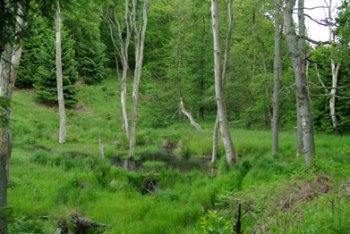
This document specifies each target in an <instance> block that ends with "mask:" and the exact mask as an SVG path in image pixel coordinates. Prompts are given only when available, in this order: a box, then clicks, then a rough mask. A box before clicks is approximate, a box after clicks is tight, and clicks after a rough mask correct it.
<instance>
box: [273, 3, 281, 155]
mask: <svg viewBox="0 0 350 234" xmlns="http://www.w3.org/2000/svg"><path fill="white" fill-rule="evenodd" d="M280 7H281V6H280V0H275V19H274V21H275V57H274V82H273V114H272V154H273V155H276V154H278V152H279V137H278V133H279V118H280V95H279V93H280V82H281V76H282V64H281V34H280Z"/></svg>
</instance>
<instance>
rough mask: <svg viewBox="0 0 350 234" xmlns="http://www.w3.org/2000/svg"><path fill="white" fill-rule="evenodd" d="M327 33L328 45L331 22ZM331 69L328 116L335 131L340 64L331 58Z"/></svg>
mask: <svg viewBox="0 0 350 234" xmlns="http://www.w3.org/2000/svg"><path fill="white" fill-rule="evenodd" d="M328 19H330V20H332V0H329V4H328ZM328 31H329V43H330V44H331V43H332V42H334V39H333V32H332V22H328ZM331 68H332V88H331V91H330V96H331V98H330V99H329V109H330V115H331V119H332V125H333V129H334V130H336V129H337V125H338V121H337V116H336V109H335V107H336V94H337V87H338V76H339V69H340V64H335V62H334V60H333V59H332V58H331Z"/></svg>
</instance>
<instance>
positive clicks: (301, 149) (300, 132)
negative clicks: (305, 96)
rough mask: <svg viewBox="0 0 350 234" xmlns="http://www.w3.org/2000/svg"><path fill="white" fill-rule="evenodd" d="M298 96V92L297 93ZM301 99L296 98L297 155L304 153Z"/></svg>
mask: <svg viewBox="0 0 350 234" xmlns="http://www.w3.org/2000/svg"><path fill="white" fill-rule="evenodd" d="M296 96H298V94H296ZM298 103H299V100H298V97H297V98H296V111H297V157H300V156H303V155H304V143H303V129H302V125H301V117H300V110H299V104H298Z"/></svg>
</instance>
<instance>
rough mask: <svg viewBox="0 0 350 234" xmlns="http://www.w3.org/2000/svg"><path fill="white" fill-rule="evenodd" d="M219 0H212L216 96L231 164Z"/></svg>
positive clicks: (228, 159)
mask: <svg viewBox="0 0 350 234" xmlns="http://www.w3.org/2000/svg"><path fill="white" fill-rule="evenodd" d="M218 12H219V11H218V0H212V1H211V13H212V28H213V38H214V72H215V96H216V103H217V108H218V115H219V125H220V130H221V137H222V141H223V145H224V149H225V153H226V159H227V162H228V164H229V165H230V166H232V165H233V164H234V163H235V161H236V154H235V151H234V147H233V143H232V139H231V133H230V128H229V123H228V119H227V112H226V104H225V97H224V86H223V80H222V71H221V46H220V25H219V14H218Z"/></svg>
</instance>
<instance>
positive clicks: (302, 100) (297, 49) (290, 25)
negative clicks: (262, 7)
mask: <svg viewBox="0 0 350 234" xmlns="http://www.w3.org/2000/svg"><path fill="white" fill-rule="evenodd" d="M284 3H285V6H284V9H283V17H284V24H285V27H286V36H287V42H288V49H289V53H290V56H291V59H292V63H293V69H294V75H295V84H296V93H297V107H298V108H297V112H298V113H297V115H298V118H300V122H299V123H300V124H301V132H302V143H303V151H304V152H303V153H304V156H305V163H306V166H307V167H309V166H310V161H311V158H312V157H313V156H314V155H315V142H314V133H313V127H312V116H311V101H310V98H309V97H310V95H309V89H308V84H307V81H306V76H305V63H306V51H305V38H306V35H305V31H306V29H305V15H304V0H299V1H298V33H297V30H296V28H295V26H294V21H293V10H294V6H295V4H296V0H285V1H284Z"/></svg>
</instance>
